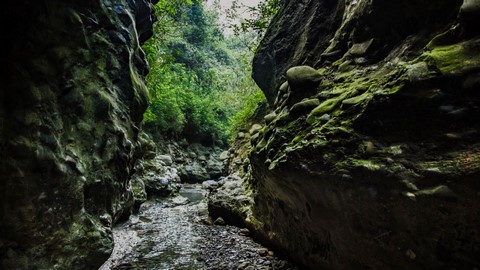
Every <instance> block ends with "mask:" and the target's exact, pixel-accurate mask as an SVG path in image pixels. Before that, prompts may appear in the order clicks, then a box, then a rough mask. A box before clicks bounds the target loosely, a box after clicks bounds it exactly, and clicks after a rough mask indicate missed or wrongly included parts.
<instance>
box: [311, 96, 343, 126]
mask: <svg viewBox="0 0 480 270" xmlns="http://www.w3.org/2000/svg"><path fill="white" fill-rule="evenodd" d="M349 94H351V93H350V92H345V93H343V94H342V95H341V96H339V97H336V98H331V99H328V100H326V101H324V102H322V103H321V104H320V105H318V106H317V107H316V108H315V109H313V110H312V112H311V113H310V114H309V115H308V117H307V123H308V124H310V125H311V124H313V123H314V122H315V119H316V118H317V117H319V116H322V115H324V114H326V113H329V112H331V111H333V110H334V109H335V108H336V107H338V105H340V103H341V101H342V100H344V99H345V98H346V97H347V96H348V95H349Z"/></svg>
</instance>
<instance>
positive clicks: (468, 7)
mask: <svg viewBox="0 0 480 270" xmlns="http://www.w3.org/2000/svg"><path fill="white" fill-rule="evenodd" d="M479 18H480V1H476V0H465V1H463V2H462V1H461V0H442V1H435V2H432V1H426V0H422V1H413V0H393V1H384V0H348V1H346V0H343V1H333V0H319V1H316V0H290V1H286V3H285V4H284V6H283V8H282V9H281V11H280V12H279V14H278V15H277V16H276V17H275V18H274V19H273V22H272V24H271V25H270V27H269V29H268V31H267V33H266V36H265V38H264V39H263V41H262V42H261V44H260V46H259V48H258V50H257V52H256V55H255V59H254V65H253V68H254V70H253V72H254V74H253V76H254V78H255V80H256V82H257V83H258V85H259V86H260V87H261V88H262V90H263V91H264V93H265V95H266V96H267V99H268V101H269V103H270V105H271V107H272V112H271V113H270V114H268V115H267V116H266V117H265V121H264V123H263V124H264V128H263V129H262V130H260V132H259V135H255V136H252V137H251V138H250V140H249V142H248V144H250V143H251V149H250V154H249V155H248V159H246V160H245V166H244V167H250V172H249V174H247V185H248V190H249V191H250V192H253V198H254V203H253V205H252V206H251V212H250V213H248V211H245V210H242V211H243V212H242V213H243V215H244V216H243V217H244V219H245V222H246V224H249V226H250V227H251V228H254V229H255V231H256V232H257V233H258V234H259V236H260V237H262V238H263V239H266V240H267V241H269V242H270V243H273V244H275V245H276V246H277V247H279V248H281V249H283V250H284V251H286V253H287V254H289V255H291V256H292V257H293V258H294V259H296V260H297V261H298V262H300V263H302V264H304V265H305V266H306V267H308V268H309V269H476V268H478V267H479V266H480V260H479V258H480V231H479V227H478V224H480V208H479V207H478V206H479V205H480V184H479V183H480V182H479V181H478V179H479V177H480V140H479V138H480V137H479V135H480V79H479V78H480V31H479V29H478V25H480V21H479ZM294 66H300V67H296V68H293V69H291V68H292V67H294ZM242 140H244V139H243V138H242ZM245 213H246V214H245Z"/></svg>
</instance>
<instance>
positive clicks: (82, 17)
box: [0, 0, 155, 269]
mask: <svg viewBox="0 0 480 270" xmlns="http://www.w3.org/2000/svg"><path fill="white" fill-rule="evenodd" d="M151 4H152V3H150V2H149V1H146V0H129V1H126V0H120V1H109V0H90V1H55V0H54V1H43V0H40V1H11V0H8V1H7V2H6V3H3V4H2V11H1V19H2V23H1V25H2V32H1V36H2V43H3V46H5V47H3V46H2V47H3V48H4V49H2V52H1V53H2V60H3V63H2V79H1V85H2V90H1V91H0V155H1V157H0V268H2V269H96V268H98V267H99V266H100V265H101V264H102V263H103V262H104V261H105V260H106V259H107V258H108V256H109V254H110V253H111V251H112V247H113V242H112V241H113V240H112V233H111V226H112V224H113V223H115V222H116V221H118V220H119V219H121V218H124V217H126V216H127V215H128V214H129V213H130V209H131V208H132V206H133V197H132V192H131V187H130V181H129V179H130V175H131V174H132V173H133V164H134V161H135V159H136V158H138V157H140V156H141V151H138V150H139V149H141V148H142V147H141V146H140V142H139V141H138V140H137V139H138V137H139V133H140V130H139V124H140V121H141V119H142V114H143V112H144V110H145V108H146V106H147V95H146V89H145V85H144V82H143V77H144V76H145V75H146V73H147V72H148V68H147V65H146V62H145V59H144V53H143V52H142V50H141V48H140V42H143V41H145V40H146V39H148V38H149V37H150V35H151V31H152V30H151V27H152V23H153V21H154V20H155V17H154V15H153V12H152V9H151Z"/></svg>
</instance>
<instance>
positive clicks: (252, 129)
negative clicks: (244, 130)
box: [248, 124, 263, 135]
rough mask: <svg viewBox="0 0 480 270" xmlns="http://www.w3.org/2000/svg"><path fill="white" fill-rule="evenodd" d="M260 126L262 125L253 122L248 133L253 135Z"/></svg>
mask: <svg viewBox="0 0 480 270" xmlns="http://www.w3.org/2000/svg"><path fill="white" fill-rule="evenodd" d="M262 128H263V127H262V125H259V124H253V125H252V127H251V128H250V130H249V132H248V133H250V135H255V134H257V133H258V132H259V131H260V130H261V129H262Z"/></svg>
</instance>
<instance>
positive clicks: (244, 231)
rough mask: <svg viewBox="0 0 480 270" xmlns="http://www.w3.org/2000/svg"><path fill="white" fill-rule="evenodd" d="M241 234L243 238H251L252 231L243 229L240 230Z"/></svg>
mask: <svg viewBox="0 0 480 270" xmlns="http://www.w3.org/2000/svg"><path fill="white" fill-rule="evenodd" d="M239 234H240V235H243V236H249V235H250V230H249V229H247V228H242V229H240V232H239Z"/></svg>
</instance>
